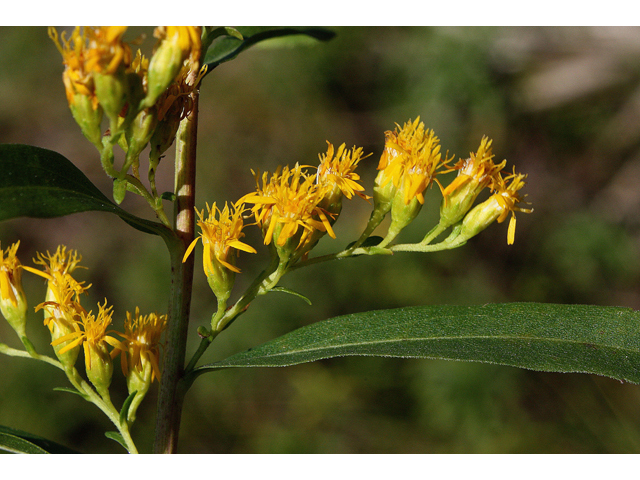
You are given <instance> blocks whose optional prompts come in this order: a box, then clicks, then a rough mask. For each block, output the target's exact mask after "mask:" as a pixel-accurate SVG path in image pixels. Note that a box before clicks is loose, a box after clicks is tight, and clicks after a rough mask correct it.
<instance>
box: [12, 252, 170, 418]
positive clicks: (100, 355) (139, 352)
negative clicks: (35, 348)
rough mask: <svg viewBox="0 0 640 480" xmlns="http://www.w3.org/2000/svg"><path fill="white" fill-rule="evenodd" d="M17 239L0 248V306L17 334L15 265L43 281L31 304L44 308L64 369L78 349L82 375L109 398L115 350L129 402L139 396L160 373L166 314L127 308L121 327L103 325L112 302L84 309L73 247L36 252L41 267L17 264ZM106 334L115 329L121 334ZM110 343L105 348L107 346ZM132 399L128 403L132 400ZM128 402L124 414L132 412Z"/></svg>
mask: <svg viewBox="0 0 640 480" xmlns="http://www.w3.org/2000/svg"><path fill="white" fill-rule="evenodd" d="M18 246H19V242H17V243H15V244H13V245H12V246H11V247H9V248H8V249H7V250H6V251H5V252H2V251H1V250H0V307H1V309H2V314H3V315H4V317H5V318H6V319H7V321H8V322H9V324H10V325H11V326H12V327H13V328H14V330H15V331H16V333H17V334H18V336H19V337H20V338H21V339H23V341H24V339H25V338H26V335H27V334H26V316H27V315H26V312H27V302H26V299H25V295H24V292H23V290H22V282H21V275H20V273H21V270H26V271H28V272H31V273H34V274H36V275H38V276H40V277H43V278H44V279H46V281H47V292H46V295H45V301H44V302H42V303H40V304H39V305H37V306H36V307H35V309H36V311H38V310H43V311H44V325H45V326H46V327H47V328H48V329H49V332H50V334H51V345H52V346H53V348H54V353H55V355H56V357H57V358H58V360H59V361H60V363H61V365H62V366H63V367H64V370H65V371H66V372H67V374H68V375H70V376H72V375H73V371H74V369H75V365H76V363H77V359H78V356H79V354H80V350H83V353H84V364H85V372H86V375H87V379H88V380H89V381H90V382H91V384H92V385H93V386H94V388H95V390H96V392H97V393H98V394H99V395H100V396H101V397H102V398H103V399H105V400H107V399H109V386H110V385H111V379H112V375H113V359H114V358H115V357H116V356H117V355H118V354H120V355H121V366H122V372H123V374H124V375H125V377H126V379H127V385H128V386H129V390H130V391H129V393H130V394H133V393H134V392H137V393H136V397H135V399H134V402H133V404H135V408H137V405H139V403H140V402H141V401H142V398H144V395H145V394H146V393H147V391H148V389H149V386H150V385H151V383H152V381H153V380H154V379H156V378H159V376H160V369H159V354H160V352H159V346H160V340H161V335H162V332H163V331H164V329H165V328H166V316H165V315H157V314H155V313H154V314H150V315H147V316H140V313H139V311H138V309H137V308H136V312H135V315H134V316H131V314H130V313H128V312H127V318H126V321H125V331H124V333H119V332H117V331H114V330H108V328H109V327H110V326H111V323H112V316H113V307H111V306H107V301H106V300H105V301H104V303H103V304H98V311H97V314H93V313H92V312H91V311H87V310H85V308H84V307H83V306H82V305H81V304H80V296H81V295H82V294H83V293H86V292H87V290H88V289H89V288H90V287H91V285H85V283H84V282H78V281H77V280H76V279H75V278H74V277H73V276H72V275H71V274H72V273H73V272H74V271H75V270H76V269H78V268H83V267H81V266H80V265H79V264H80V261H81V257H80V255H78V253H77V252H76V251H73V250H67V249H66V247H64V246H59V247H58V249H57V250H56V251H55V253H53V254H51V253H49V252H47V253H46V254H41V253H38V254H37V256H36V258H35V259H34V263H35V264H36V265H39V266H41V267H42V270H39V269H37V268H32V267H28V266H24V265H21V263H20V261H19V260H18V258H17V257H16V253H17V249H18ZM112 334H115V335H118V336H119V337H121V339H118V338H116V337H115V336H113V335H112ZM110 348H111V349H110ZM133 404H132V405H133ZM135 408H133V406H132V407H130V411H129V419H130V421H132V420H133V418H135Z"/></svg>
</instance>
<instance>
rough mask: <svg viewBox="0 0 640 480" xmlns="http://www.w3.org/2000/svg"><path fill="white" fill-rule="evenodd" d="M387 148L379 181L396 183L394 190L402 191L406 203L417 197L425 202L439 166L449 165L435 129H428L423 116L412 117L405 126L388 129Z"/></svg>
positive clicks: (380, 182)
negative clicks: (426, 190)
mask: <svg viewBox="0 0 640 480" xmlns="http://www.w3.org/2000/svg"><path fill="white" fill-rule="evenodd" d="M385 137H386V140H385V148H384V151H383V153H382V156H381V157H380V162H379V164H378V170H380V173H379V174H378V177H377V178H376V185H377V186H379V187H380V188H384V187H385V186H386V185H387V184H390V183H391V184H393V187H394V189H393V190H394V194H395V191H398V192H399V193H401V195H402V200H403V202H404V204H405V205H408V204H409V202H410V201H411V200H413V199H414V198H417V199H418V201H419V202H420V204H423V203H424V196H423V192H424V190H425V189H426V188H427V187H428V186H429V185H431V183H432V182H433V181H434V180H435V181H437V180H436V175H437V174H438V173H439V170H438V169H439V168H441V167H442V166H444V165H446V162H447V160H446V159H445V160H444V161H443V160H442V154H441V153H440V145H439V142H440V140H439V139H438V137H436V136H435V134H434V132H433V130H425V128H424V123H422V122H420V117H418V118H416V119H415V121H413V122H412V121H411V120H409V122H407V123H405V124H404V126H403V127H402V128H400V126H399V125H396V129H395V131H393V132H392V131H387V132H385Z"/></svg>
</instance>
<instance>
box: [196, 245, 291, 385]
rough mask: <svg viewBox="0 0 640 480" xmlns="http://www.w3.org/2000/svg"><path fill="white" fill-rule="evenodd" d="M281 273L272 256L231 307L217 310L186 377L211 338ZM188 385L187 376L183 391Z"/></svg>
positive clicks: (281, 269)
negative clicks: (269, 262) (209, 329)
mask: <svg viewBox="0 0 640 480" xmlns="http://www.w3.org/2000/svg"><path fill="white" fill-rule="evenodd" d="M283 274H284V271H283V268H282V264H281V263H279V261H278V257H277V256H274V257H272V260H271V264H270V265H269V266H268V267H267V268H266V269H265V270H264V271H262V273H260V275H258V276H257V277H256V278H255V279H254V281H253V282H252V283H251V285H249V287H248V288H247V290H246V291H245V293H244V294H243V295H242V297H240V298H239V299H238V301H237V302H236V303H235V304H234V305H233V306H232V307H231V308H229V309H228V310H223V311H222V312H220V310H218V312H217V313H216V314H215V315H214V318H213V319H212V321H211V331H210V332H208V335H205V334H202V335H201V336H202V340H201V341H200V346H199V347H198V350H197V351H196V352H195V353H194V354H193V357H192V358H191V360H190V361H189V365H187V367H186V369H185V377H188V375H189V374H190V373H191V371H192V370H193V369H194V368H195V367H196V364H197V363H198V360H200V357H202V355H203V354H204V352H205V351H206V350H207V348H209V345H211V342H213V339H214V338H215V337H217V336H218V334H219V333H220V332H222V330H224V329H225V328H226V327H227V326H228V325H229V324H230V323H231V322H232V321H233V320H235V319H236V318H237V317H238V316H239V315H241V314H242V313H243V312H245V311H246V309H247V308H248V307H249V304H250V303H251V302H252V301H253V299H254V298H256V297H257V296H258V295H264V294H265V293H267V292H268V291H269V290H270V289H271V288H273V287H274V286H275V284H276V283H277V281H278V280H279V279H280V278H281V277H282V275H283ZM221 313H222V314H221ZM190 386H191V381H190V380H189V379H188V378H187V380H186V382H185V383H184V389H185V392H186V390H188V388H189V387H190Z"/></svg>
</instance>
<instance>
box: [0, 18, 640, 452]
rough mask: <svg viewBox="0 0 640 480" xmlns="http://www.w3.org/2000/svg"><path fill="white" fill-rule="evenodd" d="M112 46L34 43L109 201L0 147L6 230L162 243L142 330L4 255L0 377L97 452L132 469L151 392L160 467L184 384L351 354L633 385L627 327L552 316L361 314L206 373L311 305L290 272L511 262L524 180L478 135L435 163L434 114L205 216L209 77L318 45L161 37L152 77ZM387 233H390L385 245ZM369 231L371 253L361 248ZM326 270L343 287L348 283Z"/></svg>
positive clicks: (72, 264) (288, 173)
mask: <svg viewBox="0 0 640 480" xmlns="http://www.w3.org/2000/svg"><path fill="white" fill-rule="evenodd" d="M126 32H127V29H126V27H76V28H75V29H73V30H71V31H70V32H69V31H58V30H57V29H55V28H50V29H49V30H48V34H49V36H50V37H51V40H52V41H53V42H54V43H55V45H56V47H57V49H58V50H59V52H60V54H61V56H62V64H63V71H62V83H63V85H64V88H65V91H66V96H67V101H68V104H69V108H70V110H71V114H72V115H73V118H74V119H75V121H76V122H77V124H78V126H79V127H80V130H81V131H82V133H83V135H84V136H85V137H86V139H87V140H88V141H89V142H91V144H93V145H94V146H95V148H96V149H97V151H98V152H97V155H96V161H98V160H99V161H100V164H101V167H102V169H103V170H104V173H105V174H106V175H108V177H109V178H110V179H111V180H112V181H113V192H112V193H111V196H112V198H113V200H110V199H109V198H107V196H105V195H104V194H103V193H102V192H101V191H100V190H99V189H98V188H97V187H95V186H94V185H93V184H92V183H91V182H90V181H89V180H88V178H87V177H85V175H84V174H83V173H82V172H81V171H80V170H78V169H77V168H76V167H75V166H74V165H73V164H72V163H71V162H70V161H69V160H67V159H66V158H64V157H63V156H62V155H60V154H58V153H55V152H53V151H50V150H45V149H41V148H37V147H33V146H28V145H1V146H0V168H1V169H2V173H3V174H2V177H1V178H0V219H1V220H7V219H11V218H16V217H33V218H49V217H59V216H63V215H69V214H73V213H76V212H81V211H105V212H109V213H113V214H115V215H117V216H120V217H121V218H122V220H124V221H125V222H127V223H128V224H129V225H131V226H132V227H133V228H136V229H138V230H139V231H141V232H143V233H146V234H151V235H158V236H160V237H161V238H162V239H163V240H164V243H165V245H166V247H167V250H168V254H169V257H170V261H171V270H170V271H169V272H167V277H170V281H171V294H170V298H169V300H168V305H167V304H166V303H165V302H163V301H161V300H160V299H159V301H158V304H157V307H156V309H155V311H150V312H141V311H140V309H139V308H138V307H136V308H135V309H134V310H133V311H127V312H122V311H118V310H117V309H115V308H114V307H113V306H112V305H110V304H109V300H108V299H104V300H102V301H100V302H99V303H97V304H94V305H89V304H88V302H87V300H86V294H87V292H88V291H89V290H90V289H91V288H92V285H91V284H89V283H88V282H91V280H90V279H91V272H90V271H89V272H82V269H83V267H82V265H81V261H82V256H81V253H80V252H77V251H76V250H75V249H74V246H72V245H71V246H70V245H43V246H42V247H41V250H43V251H44V252H46V253H38V254H37V255H36V258H34V259H32V260H31V261H30V260H29V259H28V258H24V257H21V256H20V252H19V246H20V240H19V239H16V240H15V241H13V243H12V241H11V240H7V239H2V249H0V308H1V311H2V315H3V317H4V318H5V320H6V321H7V322H8V323H9V325H10V326H11V327H12V329H13V330H14V331H15V334H16V335H17V337H18V341H19V344H20V345H21V347H19V348H17V347H10V346H9V344H8V343H0V352H1V353H2V354H4V357H5V359H4V360H3V361H7V357H23V358H27V359H32V360H36V361H40V362H43V363H46V364H48V365H43V368H51V367H53V368H57V369H58V370H60V371H61V372H63V373H64V375H65V376H66V378H67V380H68V384H69V385H67V386H66V387H65V389H66V390H68V391H71V392H74V393H77V394H78V395H79V397H81V399H83V400H85V401H87V402H89V403H92V404H93V405H94V406H96V407H97V408H98V409H100V410H101V411H102V412H103V413H104V414H105V415H106V416H107V417H108V419H109V420H110V421H111V422H112V423H113V426H114V428H115V430H116V431H112V432H107V436H108V437H109V438H111V439H113V440H116V441H118V442H119V443H120V444H121V445H122V446H123V447H124V448H125V449H126V451H128V452H129V453H138V451H139V449H138V447H137V446H136V442H135V435H133V434H132V429H133V426H134V423H135V420H136V416H137V413H138V412H139V411H140V408H151V407H152V405H150V404H148V403H145V402H144V399H145V396H146V395H147V393H148V392H149V390H150V389H151V388H154V386H155V385H158V386H159V388H158V400H157V407H156V408H157V410H156V419H157V420H156V430H155V444H154V447H153V451H154V452H155V453H174V452H176V451H178V438H179V429H180V418H181V412H182V409H183V406H184V405H183V403H184V400H185V394H186V393H187V391H188V390H189V388H190V387H191V386H192V385H193V383H194V381H195V380H196V379H197V378H198V377H200V376H202V375H203V374H205V373H209V372H214V371H217V370H220V369H225V368H230V367H255V366H267V367H269V366H288V365H295V364H299V363H305V362H311V361H314V360H319V359H325V358H331V357H337V356H346V355H360V356H387V357H415V358H445V359H453V360H467V361H480V362H488V363H499V364H504V365H511V366H516V367H521V368H528V369H534V370H544V371H556V372H576V371H579V372H592V373H598V374H602V375H607V376H611V377H613V378H618V379H621V380H627V381H631V382H638V381H640V371H639V369H638V367H639V366H640V350H639V349H638V348H637V345H638V340H639V339H640V334H639V333H638V328H637V325H638V320H639V318H638V314H637V313H636V312H634V311H631V310H629V309H618V308H604V307H590V306H572V305H550V304H521V303H515V304H499V305H495V304H494V305H492V304H489V305H482V306H471V307H470V306H465V307H461V306H422V307H412V308H403V309H397V310H388V311H369V312H361V313H358V314H352V315H348V316H345V317H338V318H334V319H329V320H325V321H321V322H318V323H316V324H312V325H309V326H306V327H302V328H298V329H296V330H294V331H292V332H291V333H289V334H286V335H284V336H283V337H280V338H277V339H274V340H272V341H270V342H268V343H266V344H263V345H259V346H256V347H254V348H251V349H249V350H247V351H245V352H241V353H237V354H235V355H232V356H230V357H228V358H226V359H223V360H219V361H217V362H214V363H205V362H203V358H204V355H205V353H206V352H207V350H209V348H210V347H211V346H212V345H215V344H216V343H214V341H217V339H218V337H219V336H220V335H221V334H222V332H224V331H225V329H227V328H229V327H230V326H231V325H232V324H233V322H235V321H236V320H237V319H238V318H239V317H240V316H241V315H242V314H243V313H244V312H246V311H247V310H248V309H250V308H251V309H256V310H259V309H260V308H261V307H260V302H259V299H258V297H261V296H263V295H267V294H270V293H272V292H285V293H290V294H293V295H296V296H298V297H301V298H302V299H304V300H307V301H308V302H309V303H311V302H310V301H309V299H307V298H306V297H305V294H304V293H303V292H304V288H305V287H304V285H295V286H294V288H290V286H287V287H284V286H282V285H281V283H282V281H283V278H285V276H286V275H287V274H288V273H290V272H292V271H295V270H298V269H301V268H305V267H306V268H310V269H313V268H315V265H316V264H319V263H321V262H330V261H333V260H341V259H347V258H352V257H361V256H378V255H383V256H395V255H398V254H400V252H417V253H431V252H439V251H444V250H451V249H456V248H459V247H463V246H464V245H465V244H466V243H467V242H468V241H469V240H471V239H472V238H473V237H475V236H476V235H479V234H480V233H482V232H483V231H484V230H485V229H486V228H488V227H490V226H492V225H493V224H495V223H498V224H502V223H503V222H505V221H506V220H507V219H509V223H508V227H506V228H504V227H503V228H504V229H505V230H506V232H505V237H506V238H505V240H504V241H505V242H506V243H507V244H508V245H512V244H514V242H515V239H516V212H518V214H528V213H532V212H533V208H532V205H531V203H530V202H529V201H528V199H527V195H526V194H525V193H524V188H525V183H526V178H527V176H526V174H523V173H519V171H518V170H516V168H515V167H514V166H512V165H509V164H508V162H507V160H503V159H500V158H501V157H500V156H499V151H500V145H497V144H494V143H493V141H492V140H491V139H489V138H488V137H486V136H485V137H480V138H478V139H477V142H478V143H476V145H478V147H477V149H476V150H475V151H473V152H470V153H468V154H467V153H464V154H462V155H461V156H459V155H456V154H454V153H452V152H449V151H447V150H445V149H444V148H443V147H442V144H441V139H440V138H439V137H438V136H437V135H436V132H434V130H433V129H432V128H430V126H429V112H424V111H423V112H415V116H414V117H413V118H410V119H406V118H400V119H397V118H396V119H392V118H390V119H389V121H388V125H389V127H388V128H389V130H388V131H386V132H380V135H379V140H380V142H379V146H378V147H379V150H381V151H382V154H381V155H380V158H379V159H375V158H373V157H374V156H373V152H371V151H367V150H366V149H365V148H364V147H361V146H352V147H350V146H348V145H346V144H345V143H343V142H342V141H341V140H340V139H338V142H337V143H335V144H334V143H330V141H327V148H326V151H322V152H319V153H318V160H319V161H318V160H316V159H314V158H300V159H299V161H298V163H296V164H295V165H282V166H279V167H278V168H276V169H275V171H271V172H269V171H267V172H260V171H258V169H257V168H252V166H251V159H247V166H246V174H247V175H251V174H252V175H253V177H254V178H255V189H254V190H253V191H250V192H246V194H244V195H242V196H241V197H240V198H237V199H228V200H226V201H224V202H220V201H218V202H216V201H213V198H215V195H214V192H211V191H205V192H203V193H202V195H203V197H204V199H203V201H200V200H196V198H195V195H194V185H195V180H196V175H195V171H196V170H195V167H196V150H195V146H196V142H197V125H198V105H199V103H198V102H199V89H200V86H201V84H202V82H204V81H207V79H208V77H209V75H210V74H212V73H213V71H214V70H215V69H216V67H218V66H219V65H220V64H222V63H224V62H227V61H230V60H233V59H234V58H236V56H237V55H238V54H240V53H241V52H242V51H244V50H245V49H247V48H248V47H250V46H252V45H254V44H255V43H258V42H260V41H263V40H267V39H271V38H276V37H293V36H305V37H311V38H315V39H317V40H320V41H326V40H330V39H331V37H332V36H333V34H332V32H330V31H328V30H324V29H305V28H264V29H247V30H243V29H234V28H230V27H221V28H213V27H171V26H165V27H157V28H156V29H155V31H154V37H155V38H156V42H157V43H156V47H155V49H154V51H153V54H152V55H151V57H150V58H146V57H145V56H144V55H143V54H142V53H141V51H140V50H136V49H135V48H134V46H133V44H132V43H128V42H126V41H125V40H124V38H125V34H126ZM134 50H135V51H134ZM442 143H443V144H446V138H445V139H443V140H442ZM172 146H174V147H175V152H176V153H175V168H174V190H173V191H172V192H166V193H159V191H158V186H157V185H158V183H157V178H156V175H158V174H159V172H160V171H159V170H158V166H159V164H160V162H161V159H162V158H163V156H164V155H165V152H167V150H168V149H169V148H171V147H172ZM494 151H495V152H496V153H494ZM145 152H147V153H145ZM376 161H377V165H376ZM145 165H146V166H145ZM145 168H146V169H147V173H146V174H144V169H145ZM374 168H377V171H378V173H377V176H376V177H375V181H374V183H373V184H372V185H369V184H367V182H365V181H363V180H362V178H361V174H360V173H359V172H360V171H361V170H363V169H370V170H373V169H374ZM430 189H433V190H437V191H439V192H440V196H441V199H440V201H439V204H437V203H436V204H433V203H432V202H431V203H430V202H429V201H428V199H427V198H426V194H427V191H429V190H430ZM126 195H138V196H140V197H141V198H142V199H144V201H146V203H148V206H149V208H150V209H151V211H152V212H153V215H154V216H155V219H156V220H155V221H151V220H146V219H143V218H139V217H137V216H135V215H134V214H132V213H130V212H128V211H126V210H124V209H123V208H121V207H120V206H119V205H121V204H122V202H123V200H124V198H125V196H126ZM483 195H484V196H483ZM480 197H483V198H484V200H481V201H479V200H478V199H479V198H480ZM345 199H346V200H354V201H358V202H367V203H368V205H369V208H370V209H371V213H370V217H369V220H368V221H366V219H364V221H363V225H364V229H363V231H362V232H361V234H359V235H357V236H356V237H355V238H351V239H349V238H340V236H339V235H338V234H337V233H336V232H337V230H336V228H335V226H336V225H338V222H339V221H340V217H341V213H342V208H343V203H344V202H345ZM198 204H201V205H204V207H206V210H205V208H197V205H198ZM167 206H169V207H170V208H172V210H173V211H172V213H170V212H169V213H168V211H167V210H166V208H167ZM426 209H429V210H431V211H434V212H437V211H438V210H439V220H438V221H437V223H436V224H435V225H432V226H431V228H430V229H425V230H424V231H423V232H421V233H420V238H418V239H416V240H411V239H410V238H407V237H408V235H405V234H406V232H407V227H408V226H409V225H412V223H413V222H414V221H415V219H416V218H417V217H418V215H419V214H420V213H421V211H422V210H426ZM385 218H387V219H389V223H388V226H386V227H383V220H385ZM33 221H34V222H37V220H33ZM196 227H197V228H198V229H199V231H197V230H196ZM494 228H495V227H494ZM249 229H256V232H258V231H259V232H260V233H261V236H262V244H251V243H250V242H249V241H248V235H247V232H248V231H249ZM381 230H382V231H383V234H382V235H383V236H378V235H374V232H380V231H381ZM320 242H326V243H330V244H331V245H334V246H335V247H334V249H333V250H334V253H328V254H323V255H316V254H315V253H314V249H315V248H316V246H317V245H319V243H320ZM339 245H342V247H340V246H339ZM200 249H201V250H200ZM51 251H53V253H51ZM196 251H199V252H201V258H202V268H203V272H204V275H205V276H206V280H207V282H208V284H209V286H210V288H211V294H212V296H211V298H212V300H213V301H212V305H213V304H215V305H216V307H215V308H214V309H212V311H211V313H210V318H207V319H202V318H189V317H190V315H189V312H190V301H191V294H192V288H191V287H192V281H193V273H194V259H195V257H196V255H195V252H196ZM261 253H262V254H264V255H266V256H267V257H268V259H267V260H266V262H264V267H263V269H262V271H261V273H259V274H258V275H257V276H256V278H254V279H253V280H249V281H247V282H243V288H241V289H240V291H238V288H237V287H236V280H237V278H238V276H240V275H245V273H244V272H243V271H242V269H241V268H240V267H239V266H238V257H239V256H243V257H247V258H246V260H247V262H262V261H263V260H262V258H263V256H262V255H260V254H261ZM243 260H245V259H243ZM354 261H357V260H354ZM30 262H31V265H29V263H30ZM334 264H335V265H334V267H335V269H337V270H339V269H341V268H343V266H344V265H345V264H344V263H342V262H334ZM80 272H82V274H83V276H82V277H79V276H78V274H79V273H80ZM24 275H35V276H37V277H39V278H42V279H44V280H46V283H45V287H44V288H43V291H42V292H41V294H40V296H39V297H35V298H27V295H25V292H24V290H23V287H22V279H23V276H24ZM82 278H89V280H82ZM232 299H235V300H234V301H231V300H232ZM309 308H312V307H309ZM28 309H34V310H36V311H42V313H43V317H44V318H43V323H42V325H27V311H28ZM479 319H480V320H479ZM586 319H588V321H585V320H586ZM189 322H192V323H197V324H198V325H199V328H198V330H197V334H198V335H197V337H194V338H190V337H189V336H188V329H187V327H188V325H189ZM27 327H28V328H27ZM35 328H41V329H45V328H46V329H48V331H49V333H50V342H49V344H48V345H46V344H43V345H40V344H38V345H36V344H35V343H36V342H32V340H31V339H30V338H29V337H30V335H31V333H30V332H31V331H33V329H35ZM2 341H3V342H5V341H6V342H9V343H10V340H9V339H2ZM17 345H18V344H17ZM118 357H119V358H118ZM116 376H121V379H124V382H125V383H126V387H127V390H128V396H127V398H126V399H125V400H124V401H122V402H120V403H119V405H116V404H114V400H113V399H112V395H111V385H112V382H113V381H114V377H116ZM200 381H207V379H203V380H200ZM210 381H215V378H213V377H212V378H211V379H210ZM78 402H80V400H78ZM116 403H118V402H116ZM34 438H35V437H33V436H29V435H27V434H24V433H23V432H20V431H17V430H14V429H12V428H11V427H10V426H8V427H6V428H4V429H3V430H2V435H1V436H0V443H1V444H2V445H1V446H2V448H4V449H6V450H10V451H24V452H39V451H42V450H47V448H49V447H51V445H53V444H52V443H51V442H49V443H47V444H46V445H47V446H46V447H45V446H43V444H42V443H39V442H38V441H36V440H34ZM60 448H62V447H60Z"/></svg>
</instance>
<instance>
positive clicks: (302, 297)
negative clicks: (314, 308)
mask: <svg viewBox="0 0 640 480" xmlns="http://www.w3.org/2000/svg"><path fill="white" fill-rule="evenodd" d="M271 291H272V292H282V293H288V294H289V295H293V296H294V297H298V298H301V299H302V300H304V301H305V302H306V303H307V305H311V300H309V299H308V298H307V297H305V296H304V295H302V294H301V293H298V292H296V291H295V290H289V289H288V288H285V287H274V288H272V289H271Z"/></svg>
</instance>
